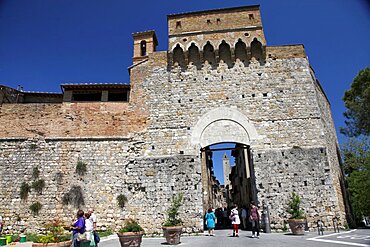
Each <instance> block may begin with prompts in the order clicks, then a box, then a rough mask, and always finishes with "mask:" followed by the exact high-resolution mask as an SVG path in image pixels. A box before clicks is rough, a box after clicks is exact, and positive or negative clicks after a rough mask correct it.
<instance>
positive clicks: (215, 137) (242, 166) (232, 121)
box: [192, 107, 259, 210]
mask: <svg viewBox="0 0 370 247" xmlns="http://www.w3.org/2000/svg"><path fill="white" fill-rule="evenodd" d="M257 139H259V136H258V134H257V131H256V128H255V127H254V125H253V124H252V123H251V122H250V121H249V120H248V118H247V117H246V116H245V115H244V114H243V113H242V112H240V111H239V110H238V109H236V108H230V107H219V108H216V109H213V110H211V111H209V112H208V113H206V114H205V115H203V116H202V117H201V118H200V119H199V121H198V122H197V124H196V125H195V127H194V131H193V134H192V144H193V145H195V146H196V147H197V148H199V149H200V152H201V166H202V185H203V209H204V210H206V209H207V208H208V207H214V208H215V207H221V206H222V204H223V203H226V204H229V205H230V204H233V203H237V204H239V205H247V204H248V203H249V201H250V200H251V199H255V198H256V190H255V189H254V188H255V185H254V178H253V174H254V172H253V162H252V159H251V143H254V142H255V141H256V140H257ZM218 143H235V148H234V149H233V152H232V153H233V156H234V157H235V161H236V164H235V167H236V168H235V169H233V172H232V173H231V174H230V175H231V177H232V179H231V182H230V184H227V183H225V184H224V187H223V188H220V187H219V186H218V182H216V179H215V176H214V174H213V162H212V151H213V150H212V149H211V148H210V146H211V145H213V144H218ZM224 169H225V168H224ZM228 169H229V170H231V169H230V167H229V168H228ZM227 176H229V174H227ZM233 180H234V181H233Z"/></svg>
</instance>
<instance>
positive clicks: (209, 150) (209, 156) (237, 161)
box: [201, 142, 256, 230]
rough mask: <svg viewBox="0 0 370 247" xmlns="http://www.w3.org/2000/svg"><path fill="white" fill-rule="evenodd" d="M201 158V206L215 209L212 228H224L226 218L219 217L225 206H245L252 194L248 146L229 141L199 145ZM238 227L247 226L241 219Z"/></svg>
mask: <svg viewBox="0 0 370 247" xmlns="http://www.w3.org/2000/svg"><path fill="white" fill-rule="evenodd" d="M201 160H202V185H203V209H204V210H205V211H206V210H207V209H208V208H213V209H215V211H216V216H217V218H218V220H217V224H216V229H225V228H228V227H229V225H230V221H229V219H228V218H227V217H226V218H223V217H222V216H223V212H224V211H225V208H227V209H230V208H232V207H233V206H234V205H235V204H236V205H238V207H239V208H247V207H248V205H249V203H250V202H251V201H253V200H255V198H256V187H255V180H254V172H253V163H252V159H251V151H250V147H249V146H247V145H244V144H240V143H229V142H223V143H218V144H213V145H210V146H207V147H205V148H203V149H201ZM228 215H229V214H227V216H228ZM241 228H242V229H244V230H247V229H250V226H249V224H246V222H242V224H241Z"/></svg>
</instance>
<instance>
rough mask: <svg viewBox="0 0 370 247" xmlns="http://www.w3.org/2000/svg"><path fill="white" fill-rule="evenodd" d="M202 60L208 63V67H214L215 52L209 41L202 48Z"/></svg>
mask: <svg viewBox="0 0 370 247" xmlns="http://www.w3.org/2000/svg"><path fill="white" fill-rule="evenodd" d="M203 58H204V61H208V63H209V64H210V65H212V66H214V65H216V56H215V50H214V48H213V46H212V45H211V43H210V42H209V41H208V42H207V44H206V45H205V46H204V48H203Z"/></svg>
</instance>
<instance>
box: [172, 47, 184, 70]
mask: <svg viewBox="0 0 370 247" xmlns="http://www.w3.org/2000/svg"><path fill="white" fill-rule="evenodd" d="M175 63H178V64H179V65H180V66H181V67H184V66H185V55H184V51H183V50H182V48H181V47H180V45H179V44H177V46H176V47H175V49H173V64H175Z"/></svg>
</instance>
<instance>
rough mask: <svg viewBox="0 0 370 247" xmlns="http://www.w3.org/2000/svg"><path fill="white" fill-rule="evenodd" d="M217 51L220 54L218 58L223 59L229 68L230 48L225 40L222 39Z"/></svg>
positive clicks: (230, 62) (230, 63) (230, 64)
mask: <svg viewBox="0 0 370 247" xmlns="http://www.w3.org/2000/svg"><path fill="white" fill-rule="evenodd" d="M218 52H219V54H220V60H223V61H224V62H225V63H226V64H227V65H228V66H229V68H230V67H231V66H232V61H231V50H230V46H229V44H227V43H226V42H225V40H223V41H222V43H221V45H220V46H219V47H218Z"/></svg>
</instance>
